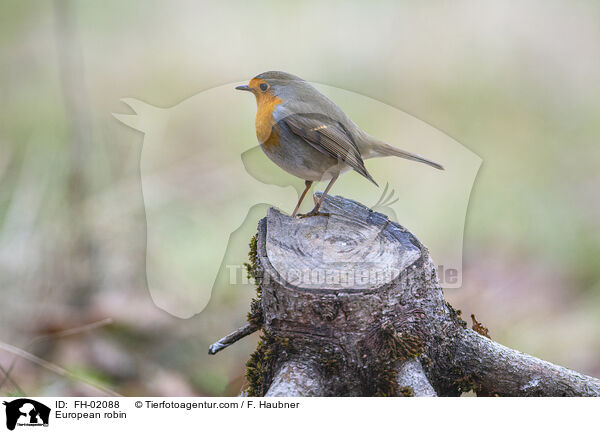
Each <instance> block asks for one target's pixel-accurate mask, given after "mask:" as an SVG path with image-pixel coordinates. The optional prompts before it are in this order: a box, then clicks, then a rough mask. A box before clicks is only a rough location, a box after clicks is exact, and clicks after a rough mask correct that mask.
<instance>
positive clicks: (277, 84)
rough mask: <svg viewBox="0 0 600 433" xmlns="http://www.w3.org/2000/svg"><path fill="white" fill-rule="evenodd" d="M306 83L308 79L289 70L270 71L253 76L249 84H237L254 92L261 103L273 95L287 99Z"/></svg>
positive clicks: (240, 88)
mask: <svg viewBox="0 0 600 433" xmlns="http://www.w3.org/2000/svg"><path fill="white" fill-rule="evenodd" d="M305 84H306V81H304V80H303V79H302V78H300V77H297V76H295V75H292V74H288V73H287V72H281V71H268V72H263V73H262V74H259V75H257V76H256V77H254V78H252V79H251V80H250V82H249V83H248V84H247V85H243V86H237V87H236V89H237V90H244V91H247V92H251V93H253V94H254V96H255V97H256V102H258V103H260V102H261V101H264V100H269V99H272V98H273V97H276V98H282V99H286V98H285V97H286V96H288V95H289V94H290V93H293V92H294V91H295V90H296V89H297V88H298V87H299V86H303V85H305Z"/></svg>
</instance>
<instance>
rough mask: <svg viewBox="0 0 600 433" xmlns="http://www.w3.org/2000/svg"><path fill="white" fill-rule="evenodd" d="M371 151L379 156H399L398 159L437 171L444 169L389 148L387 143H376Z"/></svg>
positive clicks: (403, 151)
mask: <svg viewBox="0 0 600 433" xmlns="http://www.w3.org/2000/svg"><path fill="white" fill-rule="evenodd" d="M372 151H373V152H375V153H376V154H379V155H381V156H399V157H400V158H404V159H410V160H411V161H417V162H422V163H423V164H427V165H430V166H432V167H435V168H437V169H438V170H443V169H444V167H443V166H441V165H440V164H438V163H437V162H433V161H431V160H429V159H427V158H423V157H422V156H420V155H417V154H415V153H411V152H407V151H406V150H402V149H398V148H397V147H394V146H390V145H389V144H387V143H383V142H379V141H378V142H376V143H373V145H372Z"/></svg>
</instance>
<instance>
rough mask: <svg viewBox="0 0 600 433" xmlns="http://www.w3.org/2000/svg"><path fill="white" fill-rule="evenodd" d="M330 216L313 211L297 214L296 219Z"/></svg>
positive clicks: (316, 210)
mask: <svg viewBox="0 0 600 433" xmlns="http://www.w3.org/2000/svg"><path fill="white" fill-rule="evenodd" d="M330 215H331V214H330V213H329V212H319V210H318V209H313V210H311V211H310V212H308V213H299V214H298V218H300V219H303V218H308V217H313V216H326V217H328V216H330Z"/></svg>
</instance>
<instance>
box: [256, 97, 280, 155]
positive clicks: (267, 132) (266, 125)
mask: <svg viewBox="0 0 600 433" xmlns="http://www.w3.org/2000/svg"><path fill="white" fill-rule="evenodd" d="M282 102H283V101H282V100H281V99H280V98H278V97H277V96H275V95H273V94H272V93H270V92H266V93H262V94H257V95H256V104H257V107H256V121H255V126H256V138H258V141H259V142H260V143H261V144H263V145H265V146H267V147H268V146H273V145H279V128H277V126H276V125H275V120H274V119H273V111H274V110H275V108H276V107H277V106H278V105H279V104H281V103H282Z"/></svg>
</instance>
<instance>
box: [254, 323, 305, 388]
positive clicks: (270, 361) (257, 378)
mask: <svg viewBox="0 0 600 433" xmlns="http://www.w3.org/2000/svg"><path fill="white" fill-rule="evenodd" d="M291 353H295V349H294V345H293V342H292V339H291V338H289V337H279V336H275V335H273V334H271V333H270V332H268V331H263V334H262V335H261V336H260V340H259V341H258V345H257V347H256V350H255V351H254V352H253V353H252V355H250V359H249V360H248V362H247V363H246V380H247V381H248V386H247V388H246V394H247V395H248V397H262V396H264V395H265V393H266V392H267V391H268V389H269V387H270V386H271V382H272V381H273V375H274V374H275V369H276V367H277V364H278V363H280V362H283V361H284V360H285V359H286V358H287V357H288V354H291Z"/></svg>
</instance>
